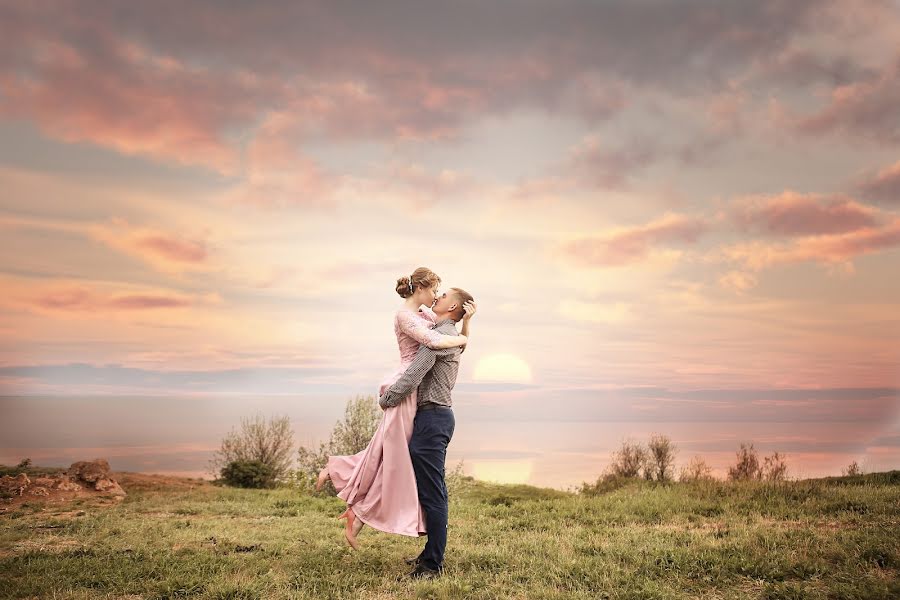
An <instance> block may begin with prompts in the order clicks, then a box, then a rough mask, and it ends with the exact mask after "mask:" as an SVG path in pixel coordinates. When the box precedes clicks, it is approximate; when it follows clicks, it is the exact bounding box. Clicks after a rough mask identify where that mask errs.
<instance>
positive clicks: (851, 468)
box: [841, 460, 863, 477]
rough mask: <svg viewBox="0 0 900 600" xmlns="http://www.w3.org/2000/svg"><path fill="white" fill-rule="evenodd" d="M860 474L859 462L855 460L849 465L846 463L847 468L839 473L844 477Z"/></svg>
mask: <svg viewBox="0 0 900 600" xmlns="http://www.w3.org/2000/svg"><path fill="white" fill-rule="evenodd" d="M862 474H863V472H862V469H861V468H860V467H859V464H858V463H857V462H856V461H855V460H854V461H853V462H852V463H850V464H849V465H847V468H846V469H844V470H843V472H842V473H841V475H843V476H845V477H846V476H848V475H862Z"/></svg>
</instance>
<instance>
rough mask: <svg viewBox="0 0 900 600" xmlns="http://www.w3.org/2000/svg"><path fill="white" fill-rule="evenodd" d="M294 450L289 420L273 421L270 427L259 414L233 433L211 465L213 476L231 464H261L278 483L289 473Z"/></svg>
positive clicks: (274, 419) (227, 437) (243, 420)
mask: <svg viewBox="0 0 900 600" xmlns="http://www.w3.org/2000/svg"><path fill="white" fill-rule="evenodd" d="M293 449H294V431H293V430H292V429H291V422H290V419H289V418H288V417H287V416H282V417H278V418H275V417H272V418H270V419H269V421H268V423H267V422H266V421H265V419H264V418H263V416H262V415H261V414H259V413H257V414H256V415H255V416H253V417H252V418H244V419H241V429H240V431H235V430H233V429H232V431H231V432H230V433H229V434H228V435H227V436H226V437H225V439H224V440H222V447H221V448H220V449H219V450H218V451H216V453H215V455H214V456H213V459H212V461H210V462H211V463H212V465H213V468H214V472H221V471H222V470H224V469H225V468H227V467H229V466H230V465H231V464H232V463H253V462H259V463H262V464H264V465H266V467H267V468H268V469H269V471H271V476H272V478H273V479H274V480H279V479H282V478H284V477H285V476H286V475H287V474H288V472H289V470H290V467H291V454H292V452H293Z"/></svg>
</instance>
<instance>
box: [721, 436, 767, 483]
mask: <svg viewBox="0 0 900 600" xmlns="http://www.w3.org/2000/svg"><path fill="white" fill-rule="evenodd" d="M759 478H760V470H759V457H758V456H757V454H756V449H755V448H754V447H753V444H750V445H749V446H747V445H746V444H741V449H740V450H738V452H737V464H735V465H734V466H733V467H728V479H729V480H730V481H747V480H751V479H759Z"/></svg>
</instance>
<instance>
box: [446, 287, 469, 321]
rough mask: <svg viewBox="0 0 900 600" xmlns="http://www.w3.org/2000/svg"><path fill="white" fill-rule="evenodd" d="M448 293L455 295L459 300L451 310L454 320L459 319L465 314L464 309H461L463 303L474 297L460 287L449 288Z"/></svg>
mask: <svg viewBox="0 0 900 600" xmlns="http://www.w3.org/2000/svg"><path fill="white" fill-rule="evenodd" d="M450 293H451V294H453V295H454V296H456V299H457V300H458V301H459V306H457V307H456V310H455V311H454V312H453V316H454V317H456V319H455V320H457V321H459V320H460V319H462V318H463V315H465V314H466V311H465V309H463V304H465V303H466V302H472V301H474V300H475V298H473V297H472V294H470V293H469V292H467V291H466V290H464V289H462V288H457V287H455V288H450Z"/></svg>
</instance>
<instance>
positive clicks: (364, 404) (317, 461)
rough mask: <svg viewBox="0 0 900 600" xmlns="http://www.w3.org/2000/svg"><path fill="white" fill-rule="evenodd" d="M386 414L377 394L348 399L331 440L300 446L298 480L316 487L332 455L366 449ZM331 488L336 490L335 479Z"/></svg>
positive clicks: (353, 452) (305, 485)
mask: <svg viewBox="0 0 900 600" xmlns="http://www.w3.org/2000/svg"><path fill="white" fill-rule="evenodd" d="M382 414H383V413H382V410H381V407H379V406H378V401H377V400H376V399H375V397H374V396H357V397H356V398H353V399H351V400H348V401H347V406H346V407H345V408H344V418H343V420H340V421H338V422H337V423H335V425H334V429H333V430H332V431H331V437H330V438H329V439H328V441H327V442H322V443H320V444H319V447H318V448H306V447H303V446H301V447H300V449H299V451H298V456H297V458H298V461H297V463H298V465H297V472H296V479H297V483H298V484H299V485H300V486H301V487H306V488H310V487H312V485H313V483H314V482H315V480H316V478H317V477H318V475H319V471H321V470H322V468H324V467H325V465H326V464H327V463H328V457H329V456H349V455H353V454H356V453H357V452H361V451H362V450H365V448H366V446H368V445H369V441H370V440H371V439H372V436H373V435H375V430H376V429H378V424H379V423H380V422H381V417H382ZM328 491H329V493H334V491H335V490H334V486H332V485H331V481H329V482H328Z"/></svg>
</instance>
